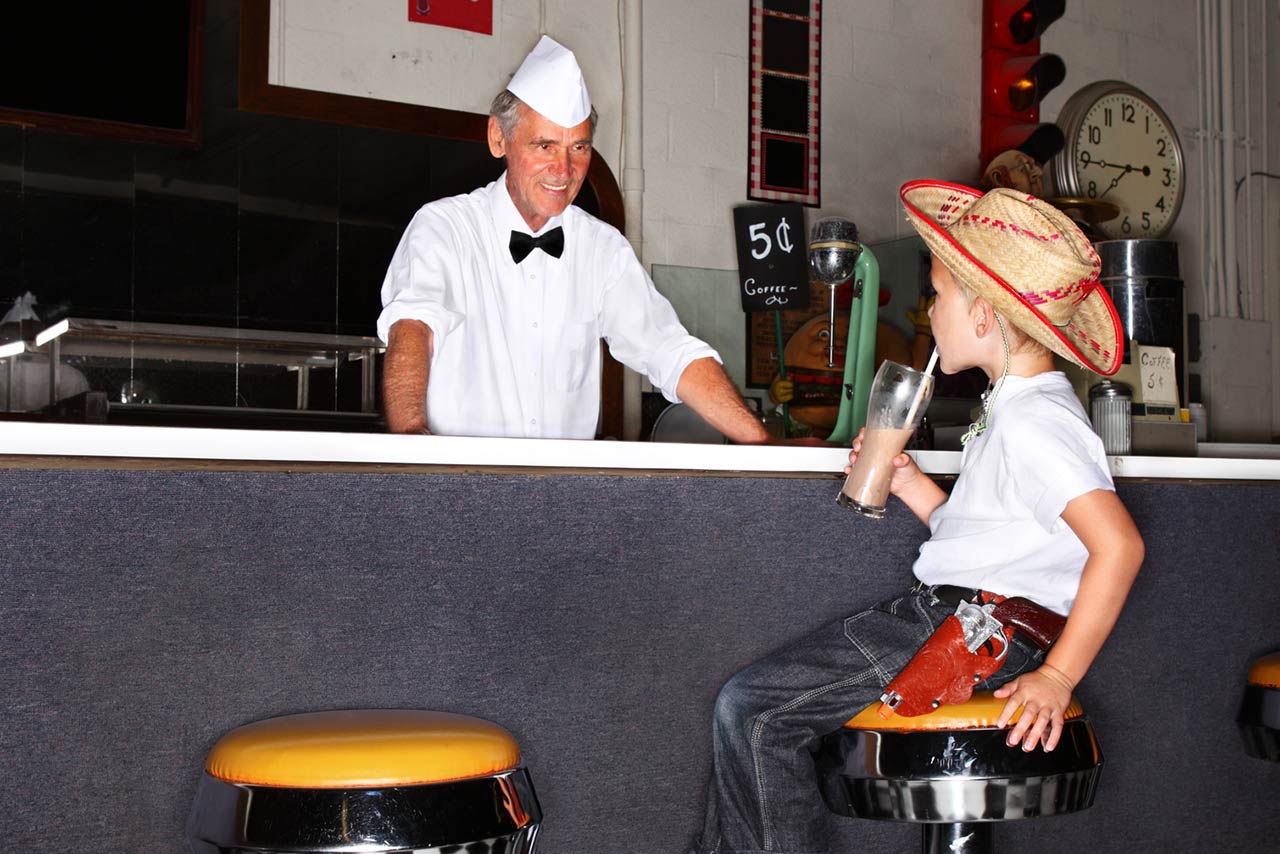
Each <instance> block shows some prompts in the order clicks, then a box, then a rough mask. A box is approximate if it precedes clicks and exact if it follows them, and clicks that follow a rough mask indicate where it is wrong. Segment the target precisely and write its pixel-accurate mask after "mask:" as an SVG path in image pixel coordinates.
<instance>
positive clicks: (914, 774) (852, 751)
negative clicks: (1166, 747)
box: [815, 691, 1102, 854]
mask: <svg viewBox="0 0 1280 854" xmlns="http://www.w3.org/2000/svg"><path fill="white" fill-rule="evenodd" d="M1004 705H1005V700H1000V699H997V698H996V697H994V696H993V695H992V694H991V693H990V692H977V691H975V692H974V695H973V697H972V699H970V700H969V701H968V702H966V703H960V704H957V705H953V706H943V707H941V708H939V709H937V710H936V711H934V712H932V713H930V714H926V715H920V716H919V717H902V716H900V715H896V714H895V715H892V716H891V717H890V718H889V719H888V720H886V719H884V718H881V717H880V716H879V714H878V707H879V704H878V703H876V704H874V705H872V706H870V707H869V708H867V709H864V710H863V711H862V712H860V713H858V715H857V716H855V717H854V718H853V719H852V720H850V721H849V722H848V723H846V724H845V725H844V728H843V729H841V730H839V731H837V732H834V733H831V734H829V735H827V736H825V737H824V738H823V739H822V742H821V745H820V747H819V749H818V751H817V753H816V754H815V763H816V765H817V769H818V778H819V785H820V786H821V789H822V796H823V798H824V799H825V800H826V803H827V806H828V807H829V808H830V809H831V810H832V811H833V812H835V813H838V814H840V815H846V816H857V817H860V818H871V819H892V820H895V821H910V822H917V823H919V824H921V832H922V835H923V847H922V850H923V851H924V852H926V854H942V852H947V853H948V854H980V852H991V851H993V850H994V848H993V846H994V841H993V832H992V824H993V823H994V822H998V821H1011V820H1013V819H1020V818H1036V817H1039V816H1047V815H1058V814H1061V813H1069V812H1076V811H1078V810H1083V809H1086V808H1087V807H1089V806H1090V805H1091V804H1092V803H1093V797H1094V793H1095V792H1096V790H1097V785H1098V776H1099V774H1100V772H1101V769H1102V751H1101V750H1100V749H1099V747H1098V742H1097V739H1095V738H1094V735H1093V728H1092V727H1091V726H1090V724H1089V719H1088V718H1086V717H1085V716H1084V712H1083V711H1082V710H1081V708H1080V705H1079V704H1078V703H1077V702H1076V701H1075V699H1072V701H1071V705H1070V706H1069V707H1068V709H1067V713H1066V724H1065V726H1064V727H1063V732H1062V738H1061V739H1060V740H1059V742H1058V746H1057V747H1056V748H1055V749H1054V750H1053V752H1052V753H1045V752H1044V751H1043V750H1041V749H1036V750H1033V751H1031V752H1029V753H1028V752H1024V751H1023V750H1022V748H1021V747H1009V746H1008V745H1007V744H1005V737H1006V736H1007V735H1008V731H1007V730H1002V729H997V728H996V726H995V722H996V720H997V718H998V717H999V716H1000V711H1001V710H1002V709H1003V708H1004ZM1014 720H1015V721H1016V720H1017V718H1016V717H1015V718H1014Z"/></svg>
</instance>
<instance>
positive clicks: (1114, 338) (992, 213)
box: [900, 181, 1124, 376]
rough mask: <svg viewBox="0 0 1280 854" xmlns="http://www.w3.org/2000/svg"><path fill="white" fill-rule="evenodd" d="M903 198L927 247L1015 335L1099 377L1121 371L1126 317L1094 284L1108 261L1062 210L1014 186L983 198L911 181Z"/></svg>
mask: <svg viewBox="0 0 1280 854" xmlns="http://www.w3.org/2000/svg"><path fill="white" fill-rule="evenodd" d="M900 195H901V197H902V204H903V206H904V207H905V208H906V209H907V217H908V219H910V220H911V224H912V225H913V226H915V229H916V231H918V232H919V233H920V236H921V237H923V238H924V242H925V243H926V244H928V246H929V250H930V251H931V252H932V253H933V254H934V255H936V256H937V257H938V259H939V260H940V261H942V263H944V264H946V266H947V269H948V270H950V271H951V274H952V275H953V276H955V277H956V278H957V279H959V280H960V281H962V282H964V283H965V284H966V285H968V286H969V287H970V288H972V289H973V290H974V291H975V292H977V293H978V294H979V295H980V296H981V297H983V298H984V299H986V300H987V301H988V302H990V303H991V304H992V305H993V306H994V307H995V309H996V310H997V311H999V312H1000V313H1001V314H1003V315H1004V316H1005V317H1007V318H1008V319H1009V320H1010V321H1012V322H1013V323H1014V324H1015V325H1016V326H1017V327H1018V328H1019V329H1021V330H1022V331H1023V332H1025V333H1027V334H1028V335H1030V336H1031V337H1032V338H1034V339H1036V340H1037V341H1039V342H1040V343H1041V344H1043V345H1045V346H1046V347H1048V348H1049V349H1050V350H1052V351H1053V352H1055V353H1057V354H1058V355H1060V356H1062V357H1063V358H1064V359H1067V360H1069V361H1071V362H1074V363H1076V364H1077V365H1080V366H1082V367H1085V368H1088V369H1089V370H1091V371H1093V372H1095V373H1098V374H1102V375H1103V376H1111V375H1112V374H1114V373H1115V372H1116V371H1118V370H1119V369H1120V360H1121V358H1122V357H1123V355H1124V350H1123V343H1122V339H1121V337H1120V317H1119V315H1118V314H1117V313H1116V308H1115V306H1114V305H1112V303H1111V298H1110V297H1109V296H1107V292H1106V290H1105V289H1104V288H1103V287H1102V286H1101V284H1100V283H1099V282H1098V273H1099V272H1100V271H1101V269H1102V262H1101V261H1100V260H1099V258H1098V253H1097V252H1095V251H1094V249H1093V244H1091V243H1090V242H1089V240H1088V238H1086V237H1085V236H1084V235H1083V234H1082V233H1081V232H1080V229H1079V228H1077V227H1076V224H1075V223H1073V222H1072V221H1071V219H1070V218H1069V217H1068V216H1067V215H1066V214H1064V213H1062V212H1061V211H1059V210H1058V209H1057V208H1055V207H1053V206H1052V205H1050V204H1049V203H1048V202H1045V201H1043V200H1041V199H1038V198H1036V197H1035V196H1030V195H1027V194H1026V193H1023V192H1019V191H1017V190H1011V189H1008V188H997V189H994V190H992V191H991V192H989V193H986V194H985V195H984V194H983V193H982V192H981V191H980V190H974V189H972V188H971V187H965V186H962V185H960V184H948V183H945V182H943V181H909V182H907V183H906V184H903V185H902V189H901V191H900Z"/></svg>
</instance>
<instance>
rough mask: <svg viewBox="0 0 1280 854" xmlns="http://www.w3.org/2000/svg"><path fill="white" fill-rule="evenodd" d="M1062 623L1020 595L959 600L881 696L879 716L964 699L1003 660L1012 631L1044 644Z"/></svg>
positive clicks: (925, 709)
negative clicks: (981, 600) (982, 602)
mask: <svg viewBox="0 0 1280 854" xmlns="http://www.w3.org/2000/svg"><path fill="white" fill-rule="evenodd" d="M984 615H985V616H984ZM1066 622H1067V620H1066V617H1063V616H1061V615H1060V614H1055V613H1054V612H1053V611H1050V610H1048V609H1047V608H1042V607H1041V606H1039V605H1037V604H1036V603H1034V602H1032V601H1031V600H1030V599H1024V598H1022V597H1020V596H1018V597H1014V598H1012V599H1002V598H1000V597H992V599H991V601H990V602H989V603H988V604H987V605H986V606H985V607H984V606H978V605H977V604H974V603H968V602H961V603H960V605H959V606H958V607H957V609H956V613H955V614H953V615H951V616H950V617H947V618H946V619H945V620H943V621H942V625H940V626H938V628H937V629H936V630H935V631H934V633H933V634H932V635H930V636H929V639H928V640H927V641H925V643H924V645H923V646H922V647H920V649H919V650H918V651H917V652H916V654H915V656H914V657H913V658H912V659H911V660H910V661H909V662H907V666H906V667H904V668H903V669H902V671H901V672H900V673H899V674H898V675H897V676H896V677H894V679H893V681H891V682H890V683H889V684H888V686H887V687H886V688H885V691H884V693H883V694H881V695H880V702H881V705H880V709H879V713H880V716H881V717H883V718H888V717H890V716H891V715H893V714H894V713H895V712H896V713H897V714H899V715H903V716H906V717H914V716H916V715H923V714H926V713H928V712H931V711H933V710H934V709H936V708H938V707H939V706H942V705H944V704H954V703H963V702H964V701H966V700H968V699H969V697H970V696H972V695H973V687H974V686H975V685H977V684H978V683H979V682H981V681H982V680H983V679H986V678H987V677H988V676H990V675H991V674H993V673H995V672H996V671H997V670H999V669H1000V667H1001V665H1003V664H1004V659H1005V656H1006V654H1007V653H1008V651H1009V644H1010V643H1012V642H1013V636H1014V632H1015V631H1020V632H1022V633H1023V634H1024V635H1025V636H1026V637H1027V639H1028V640H1030V641H1032V642H1033V643H1034V644H1036V645H1037V646H1038V647H1040V648H1041V649H1048V648H1049V646H1050V645H1051V644H1052V643H1053V642H1054V641H1055V640H1057V639H1058V635H1060V634H1061V633H1062V627H1063V626H1065V625H1066Z"/></svg>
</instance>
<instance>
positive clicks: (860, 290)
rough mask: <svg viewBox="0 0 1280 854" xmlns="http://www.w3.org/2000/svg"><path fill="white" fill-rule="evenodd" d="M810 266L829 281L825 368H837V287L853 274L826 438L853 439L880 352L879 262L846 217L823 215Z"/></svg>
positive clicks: (814, 232) (816, 229)
mask: <svg viewBox="0 0 1280 854" xmlns="http://www.w3.org/2000/svg"><path fill="white" fill-rule="evenodd" d="M809 266H810V268H811V269H812V270H813V274H814V276H815V277H817V279H818V281H820V282H822V283H823V284H824V285H826V286H827V290H828V294H829V297H830V303H829V306H828V312H827V323H828V337H827V367H828V368H835V366H836V358H835V355H836V354H835V350H836V344H835V339H836V287H837V286H838V285H840V284H841V283H842V282H845V281H847V280H848V279H849V278H851V277H852V279H853V301H852V304H851V305H850V306H849V338H848V343H847V344H846V346H845V351H844V353H845V357H844V380H843V382H842V384H841V387H840V412H839V415H838V416H837V417H836V425H835V427H834V428H832V430H831V435H830V436H828V437H827V441H828V442H834V443H837V444H841V445H851V444H853V437H854V436H856V435H858V431H859V430H861V429H862V426H863V424H865V423H866V420H867V397H868V395H870V393H871V374H872V369H873V368H874V367H875V356H876V314H877V312H878V311H879V308H880V264H879V263H878V262H877V261H876V256H875V255H874V254H872V252H871V250H870V249H868V248H867V247H865V246H863V245H862V244H860V243H858V227H857V226H856V225H854V224H853V223H852V222H850V221H849V220H847V219H844V218H843V217H825V218H823V219H820V220H818V221H817V222H815V223H814V224H813V228H812V229H811V232H810V237H809Z"/></svg>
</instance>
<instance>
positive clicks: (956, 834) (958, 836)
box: [920, 821, 996, 854]
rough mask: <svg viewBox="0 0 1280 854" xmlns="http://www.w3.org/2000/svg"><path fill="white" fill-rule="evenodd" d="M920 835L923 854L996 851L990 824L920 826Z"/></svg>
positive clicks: (989, 853)
mask: <svg viewBox="0 0 1280 854" xmlns="http://www.w3.org/2000/svg"><path fill="white" fill-rule="evenodd" d="M920 834H921V837H920V841H921V845H920V850H921V851H922V852H923V854H995V850H996V843H995V834H994V833H993V832H992V825H991V823H990V822H980V821H970V822H964V821H958V822H955V823H954V824H932V823H930V824H922V825H920Z"/></svg>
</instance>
